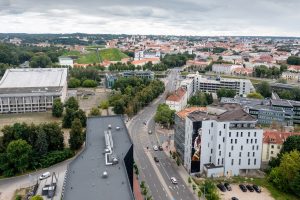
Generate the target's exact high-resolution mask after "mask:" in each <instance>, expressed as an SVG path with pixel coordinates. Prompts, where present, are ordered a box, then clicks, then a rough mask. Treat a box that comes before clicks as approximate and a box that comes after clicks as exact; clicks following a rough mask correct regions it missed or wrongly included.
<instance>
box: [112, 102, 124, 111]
mask: <svg viewBox="0 0 300 200" xmlns="http://www.w3.org/2000/svg"><path fill="white" fill-rule="evenodd" d="M113 111H114V112H115V113H116V114H124V111H125V102H124V100H122V99H120V100H118V101H116V102H115V103H114V108H113Z"/></svg>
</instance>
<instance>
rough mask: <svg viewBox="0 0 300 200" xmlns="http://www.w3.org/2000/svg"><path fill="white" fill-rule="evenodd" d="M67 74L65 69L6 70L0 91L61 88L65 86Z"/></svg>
mask: <svg viewBox="0 0 300 200" xmlns="http://www.w3.org/2000/svg"><path fill="white" fill-rule="evenodd" d="M67 72H68V70H67V68H35V69H33V68H31V69H7V70H6V71H5V74H4V76H3V77H2V79H1V81H0V89H2V88H38V87H44V88H45V87H62V86H64V85H65V84H66V81H67Z"/></svg>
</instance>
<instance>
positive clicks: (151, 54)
mask: <svg viewBox="0 0 300 200" xmlns="http://www.w3.org/2000/svg"><path fill="white" fill-rule="evenodd" d="M160 56H161V53H160V52H159V51H156V52H146V51H136V52H134V60H143V59H145V58H160Z"/></svg>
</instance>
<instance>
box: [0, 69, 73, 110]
mask: <svg viewBox="0 0 300 200" xmlns="http://www.w3.org/2000/svg"><path fill="white" fill-rule="evenodd" d="M67 73H68V70H67V68H35V69H8V70H6V72H5V74H4V76H3V77H2V79H1V81H0V113H25V112H43V111H46V110H49V109H51V108H52V104H53V100H54V99H55V98H60V99H61V101H62V102H64V101H65V99H66V97H67Z"/></svg>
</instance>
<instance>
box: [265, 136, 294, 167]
mask: <svg viewBox="0 0 300 200" xmlns="http://www.w3.org/2000/svg"><path fill="white" fill-rule="evenodd" d="M292 135H299V136H300V133H295V132H280V131H265V132H264V136H263V148H262V149H263V151H262V162H269V161H270V160H271V159H272V158H276V157H277V155H278V154H279V153H280V151H281V149H282V146H283V143H284V141H285V140H286V139H287V138H288V137H290V136H292Z"/></svg>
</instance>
